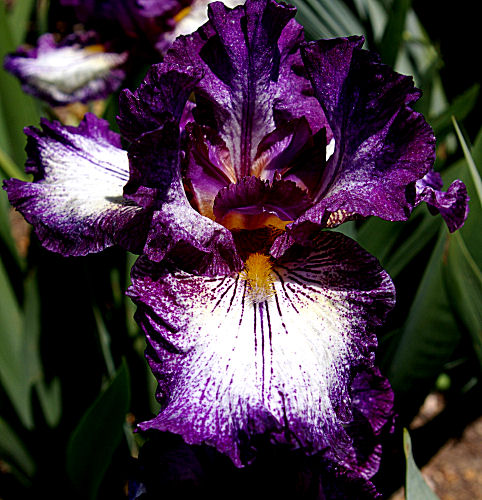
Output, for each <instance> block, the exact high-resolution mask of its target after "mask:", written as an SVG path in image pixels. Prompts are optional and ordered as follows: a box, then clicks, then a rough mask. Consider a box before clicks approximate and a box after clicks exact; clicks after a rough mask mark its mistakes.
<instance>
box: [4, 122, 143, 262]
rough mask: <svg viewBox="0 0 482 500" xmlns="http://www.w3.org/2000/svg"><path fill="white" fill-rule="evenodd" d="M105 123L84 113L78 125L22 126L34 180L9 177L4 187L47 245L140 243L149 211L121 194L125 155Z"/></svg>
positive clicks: (77, 249)
mask: <svg viewBox="0 0 482 500" xmlns="http://www.w3.org/2000/svg"><path fill="white" fill-rule="evenodd" d="M108 127H109V126H108V123H107V122H106V121H104V120H101V119H99V118H97V117H96V116H95V115H92V114H87V115H86V117H85V118H84V120H83V122H82V123H81V124H80V125H79V127H66V126H63V125H60V124H59V123H58V122H52V123H51V122H49V121H47V120H42V130H38V129H36V128H33V127H31V128H28V129H26V133H27V135H28V143H27V153H28V156H29V158H28V160H27V164H26V171H27V173H31V174H33V175H34V182H23V181H20V180H17V179H10V180H7V181H5V185H4V188H5V189H6V191H7V193H8V197H9V200H10V202H11V203H12V205H13V206H14V207H15V208H16V209H17V210H19V211H20V212H21V213H22V214H23V215H24V217H25V218H26V219H27V221H28V222H30V223H31V224H32V225H33V226H34V228H35V231H36V233H37V235H38V237H39V239H40V241H41V242H42V244H43V245H44V246H45V247H46V248H48V249H49V250H52V251H55V252H59V253H61V254H62V255H65V256H68V255H85V254H87V253H89V252H98V251H100V250H103V249H104V248H106V247H109V246H111V245H113V244H114V243H120V244H122V245H123V246H125V247H126V248H127V249H129V250H133V251H136V250H139V248H142V245H143V243H144V241H145V238H146V233H147V226H146V224H147V223H148V218H149V215H148V214H147V213H146V211H143V210H142V209H141V207H139V206H136V205H135V204H134V203H132V202H130V201H128V200H126V199H125V198H124V197H123V187H124V185H125V184H126V182H127V181H128V179H129V161H128V158H127V152H126V151H124V150H123V149H121V146H120V137H119V136H118V135H117V134H115V133H113V132H111V131H110V130H109V128H108Z"/></svg>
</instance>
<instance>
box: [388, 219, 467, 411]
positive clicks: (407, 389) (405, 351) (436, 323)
mask: <svg viewBox="0 0 482 500" xmlns="http://www.w3.org/2000/svg"><path fill="white" fill-rule="evenodd" d="M440 225H441V226H442V227H441V230H440V233H439V238H438V241H437V243H436V245H435V248H434V250H433V252H432V255H431V257H430V260H429V262H428V264H427V267H426V269H425V273H424V275H423V277H422V281H421V283H420V285H419V287H418V290H417V293H416V295H415V299H414V301H413V303H412V305H411V307H410V310H409V313H408V317H407V320H406V321H405V324H404V326H403V329H402V332H401V337H400V341H399V344H398V347H397V350H396V352H395V354H394V357H393V359H392V361H391V364H390V367H389V371H388V375H389V379H390V382H391V384H392V387H393V390H394V391H395V392H396V393H398V394H399V396H400V397H402V396H404V395H409V396H410V395H413V394H414V393H415V392H419V391H420V394H422V392H423V391H428V390H429V389H430V388H431V386H432V385H433V383H434V382H435V379H436V378H437V376H438V375H439V374H440V373H441V372H442V371H443V367H444V364H445V363H446V362H447V361H448V360H449V359H450V356H451V355H452V353H453V352H454V350H455V348H456V346H457V345H458V343H459V341H460V338H461V334H460V330H459V327H458V324H457V322H456V320H455V318H454V316H453V313H452V310H451V306H450V302H449V299H448V297H447V294H446V292H445V288H444V279H443V256H444V251H445V248H446V245H447V238H448V232H447V229H446V228H445V226H444V225H443V223H442V222H440ZM412 399H413V404H417V401H416V398H412ZM411 402H412V401H411ZM407 410H408V409H407Z"/></svg>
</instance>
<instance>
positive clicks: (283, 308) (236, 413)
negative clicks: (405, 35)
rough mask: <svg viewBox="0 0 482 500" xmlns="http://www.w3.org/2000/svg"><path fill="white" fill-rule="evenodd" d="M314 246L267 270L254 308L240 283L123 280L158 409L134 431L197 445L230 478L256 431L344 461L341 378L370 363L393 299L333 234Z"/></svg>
mask: <svg viewBox="0 0 482 500" xmlns="http://www.w3.org/2000/svg"><path fill="white" fill-rule="evenodd" d="M322 240H324V241H323V242H320V243H319V245H318V248H317V249H316V251H315V252H313V253H311V254H309V255H308V256H305V257H303V258H297V259H292V260H291V261H290V262H285V263H284V264H280V265H279V266H277V267H276V268H275V269H274V274H275V279H274V283H273V285H272V286H273V287H274V293H273V294H272V296H271V298H270V299H269V300H268V301H265V302H261V303H253V301H252V300H251V298H250V293H249V289H248V286H247V282H246V281H245V280H244V279H243V278H242V275H241V276H227V277H222V278H207V277H200V276H192V275H186V274H183V273H178V274H175V275H170V274H166V275H164V276H162V277H161V278H160V279H159V280H158V281H153V280H152V279H151V278H149V277H148V276H147V275H146V276H145V277H144V278H143V279H142V280H136V279H134V288H133V290H131V295H132V296H133V297H134V298H135V299H137V302H141V303H142V305H144V306H147V309H143V308H142V306H141V307H140V312H141V314H140V315H139V317H140V318H143V319H141V324H142V325H143V327H144V329H145V331H146V333H147V336H148V339H149V342H150V345H151V348H152V349H150V350H148V356H150V358H151V359H150V362H151V366H152V368H153V370H154V373H155V374H156V376H157V378H158V380H159V381H160V394H161V402H162V403H163V405H164V408H163V410H162V411H161V413H160V414H159V416H158V417H157V418H156V419H154V420H152V421H151V422H147V423H145V424H141V428H143V429H146V428H156V429H160V430H168V431H171V432H176V433H179V434H181V435H182V436H183V437H184V439H185V440H186V441H187V442H188V443H192V444H198V443H201V442H206V443H208V444H210V445H213V446H216V448H217V449H218V450H219V451H221V452H222V453H226V454H227V455H229V456H230V457H231V458H232V460H233V461H234V463H235V464H236V465H238V466H241V465H243V464H244V463H246V461H249V458H247V456H246V453H247V452H249V450H246V449H245V448H244V447H243V440H244V438H243V436H253V435H257V434H262V433H264V432H266V431H269V432H270V433H271V435H272V438H273V439H275V440H276V441H280V442H289V443H290V444H293V445H295V446H301V447H303V448H304V449H306V450H307V451H319V450H321V449H324V448H327V449H329V453H330V454H331V456H334V457H338V458H339V459H340V460H341V459H342V457H343V455H344V454H346V453H351V448H350V446H349V444H350V439H349V437H348V436H347V434H346V433H345V431H344V429H343V424H344V423H347V422H349V420H350V418H351V411H350V398H349V388H350V382H351V374H350V371H351V369H352V368H354V367H356V366H359V365H362V364H365V365H370V364H371V363H372V357H373V349H374V347H375V345H376V339H375V337H374V334H373V327H374V326H375V325H376V324H379V323H380V321H381V318H382V317H383V316H384V314H385V313H386V311H387V309H388V308H389V307H390V306H391V305H392V304H393V293H394V292H393V285H392V283H391V281H390V279H389V277H388V275H387V274H386V273H385V272H384V271H382V270H381V269H380V267H379V266H378V265H377V264H376V263H375V260H374V259H373V258H372V257H371V256H369V255H368V254H366V253H365V252H364V251H363V250H362V249H360V248H359V247H358V246H357V245H356V244H354V243H353V242H352V241H351V240H348V239H347V238H345V237H341V238H340V235H334V234H333V233H331V234H329V236H328V237H323V238H322ZM348 255H349V256H351V260H347V259H346V257H347V256H348ZM360 273H361V274H362V275H363V273H365V274H366V276H365V281H364V282H361V279H362V278H361V277H360ZM367 284H368V287H367V286H366V285H367ZM143 311H144V313H145V314H144V315H142V312H143ZM159 334H160V335H159Z"/></svg>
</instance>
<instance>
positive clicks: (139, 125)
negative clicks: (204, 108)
mask: <svg viewBox="0 0 482 500" xmlns="http://www.w3.org/2000/svg"><path fill="white" fill-rule="evenodd" d="M200 76H201V73H200V72H199V71H198V70H196V68H193V67H189V68H183V67H180V66H179V65H177V64H167V63H161V64H155V65H153V66H151V68H150V69H149V71H148V73H147V75H146V78H145V79H144V82H143V83H142V84H141V85H140V87H139V88H138V89H137V90H136V91H135V92H131V91H130V90H127V89H126V90H124V91H123V92H122V93H121V95H120V99H119V116H118V117H117V121H118V124H119V127H120V130H121V132H122V135H123V137H125V138H127V139H129V140H130V141H134V140H135V139H136V138H137V137H139V136H141V135H142V134H144V133H147V132H150V131H152V130H155V129H157V128H158V127H159V126H161V124H162V123H163V122H164V121H165V119H166V117H169V116H172V117H174V118H175V119H176V120H177V121H179V120H180V119H181V116H182V114H183V111H184V108H185V106H186V101H187V99H188V98H189V95H190V94H191V92H192V90H193V87H194V85H195V83H196V82H197V81H198V80H199V78H200Z"/></svg>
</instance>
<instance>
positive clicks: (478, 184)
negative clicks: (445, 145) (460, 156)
mask: <svg viewBox="0 0 482 500" xmlns="http://www.w3.org/2000/svg"><path fill="white" fill-rule="evenodd" d="M452 122H453V124H454V127H455V131H456V133H457V137H458V138H459V141H460V145H461V146H462V150H463V152H464V156H465V159H466V161H467V165H468V166H469V171H470V175H471V176H472V182H473V183H474V186H475V194H476V195H477V198H478V206H479V207H480V206H482V180H481V179H480V174H479V171H478V170H477V166H476V165H475V161H474V159H473V158H472V155H471V153H470V150H469V147H468V146H467V143H466V142H465V139H464V136H463V135H462V132H461V131H460V128H459V125H458V123H457V120H456V119H455V118H454V117H452ZM478 148H479V149H480V145H478Z"/></svg>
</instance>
